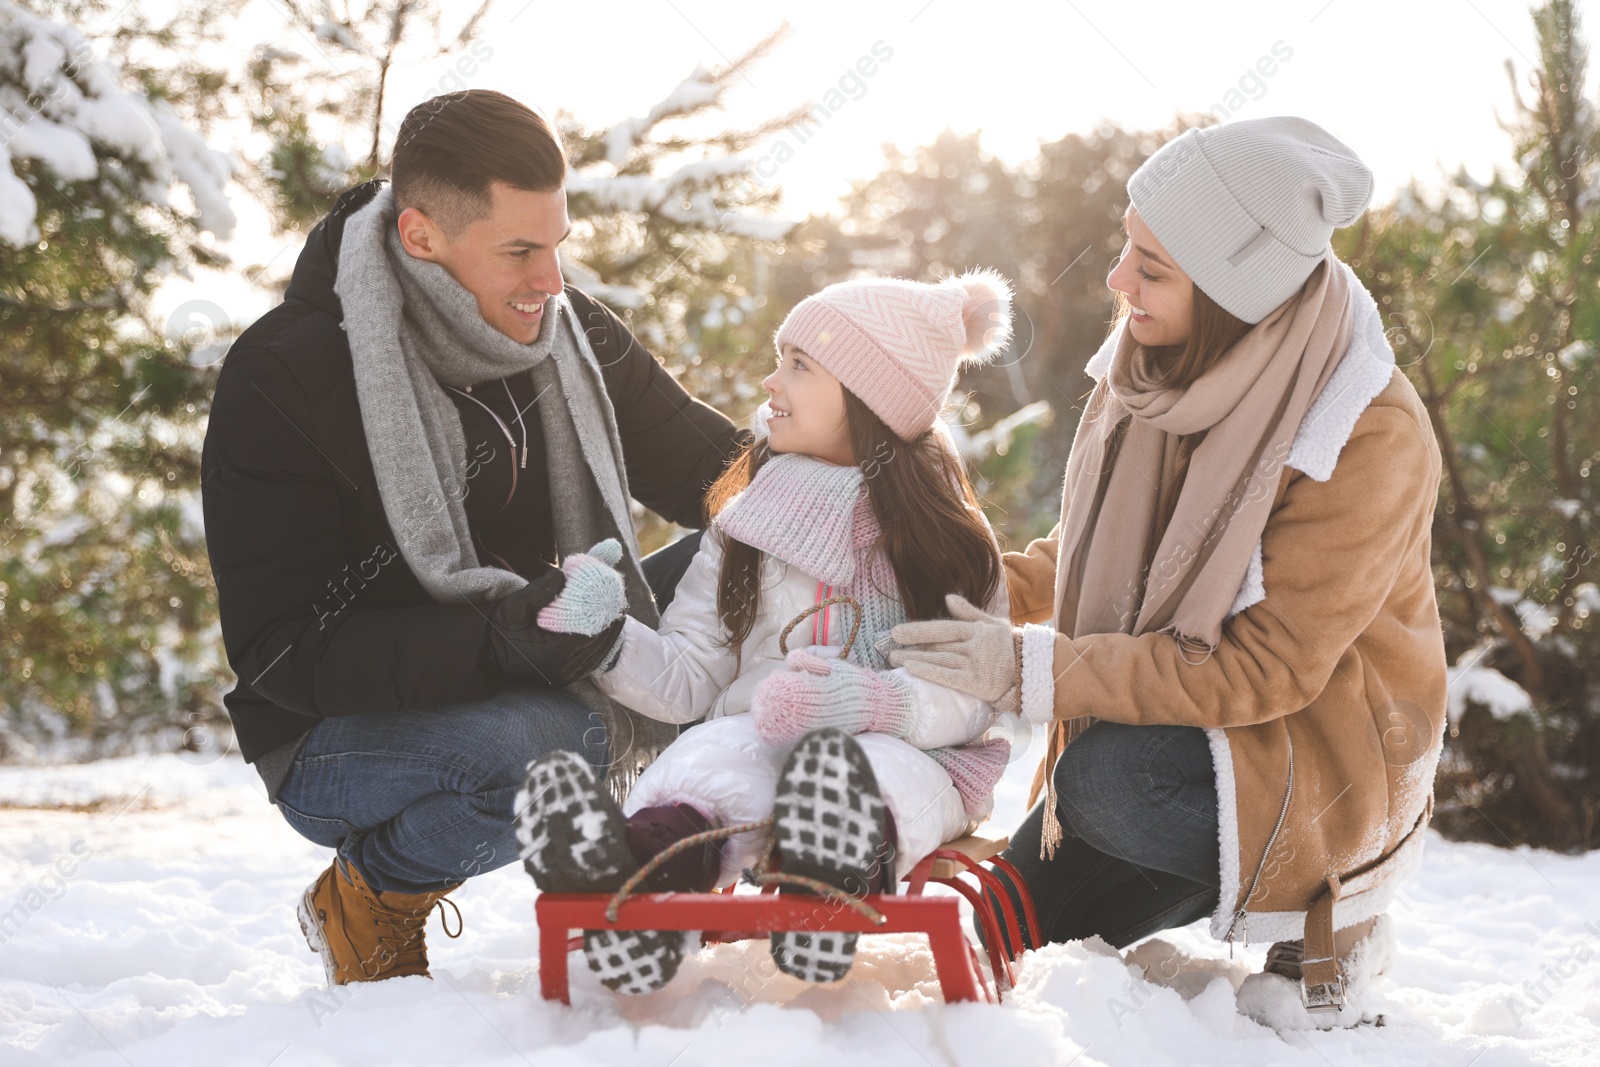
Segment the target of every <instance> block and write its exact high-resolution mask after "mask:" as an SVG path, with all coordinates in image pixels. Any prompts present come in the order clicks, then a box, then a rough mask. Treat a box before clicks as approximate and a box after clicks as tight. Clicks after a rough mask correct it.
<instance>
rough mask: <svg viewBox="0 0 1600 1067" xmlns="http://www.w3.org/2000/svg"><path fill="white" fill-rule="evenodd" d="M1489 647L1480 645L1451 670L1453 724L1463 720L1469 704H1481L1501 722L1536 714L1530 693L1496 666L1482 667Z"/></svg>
mask: <svg viewBox="0 0 1600 1067" xmlns="http://www.w3.org/2000/svg"><path fill="white" fill-rule="evenodd" d="M1486 651H1487V648H1486V647H1485V646H1483V645H1479V646H1477V647H1475V648H1470V649H1468V650H1467V651H1465V652H1463V653H1462V654H1461V655H1460V656H1458V657H1457V658H1456V665H1455V666H1454V667H1451V668H1449V670H1448V672H1447V673H1448V675H1449V706H1448V708H1447V709H1446V713H1447V714H1448V715H1449V717H1450V721H1451V723H1457V722H1460V721H1461V716H1463V715H1465V714H1466V711H1467V707H1468V705H1473V704H1476V705H1479V706H1480V707H1483V708H1485V709H1487V710H1488V712H1489V714H1490V715H1493V716H1494V717H1495V718H1497V719H1509V718H1511V717H1512V716H1515V715H1525V714H1529V713H1531V712H1532V711H1533V698H1532V697H1530V696H1529V695H1528V692H1527V690H1525V689H1523V688H1522V686H1520V685H1518V684H1517V683H1516V682H1513V681H1512V680H1511V679H1510V678H1507V677H1506V676H1505V675H1503V674H1501V673H1500V672H1499V671H1497V670H1495V669H1494V668H1493V667H1484V666H1481V665H1480V664H1479V663H1478V661H1479V660H1480V659H1482V658H1483V656H1484V654H1485V653H1486Z"/></svg>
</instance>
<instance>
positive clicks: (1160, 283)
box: [1106, 205, 1194, 348]
mask: <svg viewBox="0 0 1600 1067" xmlns="http://www.w3.org/2000/svg"><path fill="white" fill-rule="evenodd" d="M1122 232H1123V234H1124V235H1126V237H1127V238H1128V241H1127V243H1126V244H1124V245H1123V246H1122V255H1121V256H1120V257H1118V259H1117V265H1116V266H1115V267H1113V268H1111V273H1110V274H1109V275H1108V276H1107V277H1106V285H1107V286H1108V287H1109V288H1111V289H1114V290H1116V291H1117V292H1119V293H1123V294H1125V295H1126V296H1127V298H1128V303H1129V304H1131V305H1133V306H1132V308H1130V309H1129V313H1128V329H1129V331H1130V332H1131V333H1132V334H1133V339H1134V340H1135V341H1138V342H1139V343H1140V344H1142V345H1144V346H1145V347H1146V348H1154V347H1156V346H1159V345H1181V344H1183V343H1185V342H1186V341H1188V340H1189V332H1190V329H1191V326H1192V316H1193V314H1194V282H1192V281H1190V280H1189V276H1188V275H1187V274H1185V273H1183V271H1181V270H1179V269H1178V265H1177V263H1175V262H1174V261H1173V259H1172V257H1171V256H1170V255H1168V254H1167V250H1166V249H1164V248H1162V247H1161V242H1160V241H1157V240H1156V235H1155V234H1153V233H1151V232H1150V227H1148V226H1146V225H1145V224H1144V220H1143V219H1141V218H1140V217H1139V213H1138V212H1137V211H1135V210H1133V206H1132V205H1129V207H1128V210H1127V211H1126V212H1125V213H1124V214H1123V216H1122Z"/></svg>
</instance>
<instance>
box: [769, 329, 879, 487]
mask: <svg viewBox="0 0 1600 1067" xmlns="http://www.w3.org/2000/svg"><path fill="white" fill-rule="evenodd" d="M761 385H762V387H763V388H764V389H766V391H767V392H768V393H770V394H772V396H771V400H770V402H771V406H772V418H771V420H769V421H768V423H767V433H768V434H769V435H770V436H769V438H768V444H769V446H770V447H771V448H772V450H773V451H774V452H799V453H802V454H804V455H807V456H814V457H816V458H817V459H821V460H826V461H827V462H829V463H837V464H839V465H840V466H842V467H847V466H850V465H851V464H853V463H855V461H856V457H855V453H854V450H853V449H852V448H851V447H850V424H849V422H848V421H847V417H846V415H845V410H844V386H843V385H841V384H839V379H837V378H835V377H834V376H833V375H832V374H829V373H828V372H827V371H826V370H824V369H823V367H822V364H820V363H817V362H816V361H814V360H813V359H812V358H811V357H810V356H808V355H806V354H805V353H804V352H802V351H801V350H800V349H798V348H796V347H795V346H794V345H791V344H785V345H784V346H783V349H782V351H781V353H780V356H779V359H778V369H777V370H775V371H773V372H772V373H771V374H769V375H767V376H766V378H765V379H764V380H763V381H762V383H761Z"/></svg>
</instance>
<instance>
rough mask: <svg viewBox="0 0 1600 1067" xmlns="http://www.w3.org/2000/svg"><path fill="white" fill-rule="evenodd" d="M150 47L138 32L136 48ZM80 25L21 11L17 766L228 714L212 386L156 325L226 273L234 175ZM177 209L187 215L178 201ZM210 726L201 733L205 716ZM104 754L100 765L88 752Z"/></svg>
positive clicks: (1, 265) (12, 550)
mask: <svg viewBox="0 0 1600 1067" xmlns="http://www.w3.org/2000/svg"><path fill="white" fill-rule="evenodd" d="M142 32H143V31H142V30H141V28H140V27H139V26H137V25H135V26H131V27H127V28H125V30H124V32H123V40H125V41H129V42H132V41H135V40H138V39H141V38H140V36H139V35H140V34H141V33H142ZM140 84H141V82H140V79H139V78H137V77H134V78H128V77H126V76H119V74H118V71H117V70H116V69H115V68H113V67H111V66H110V65H108V64H107V63H105V62H104V61H102V60H100V59H98V58H97V57H96V50H95V47H94V45H93V44H91V42H90V41H88V40H87V39H86V38H85V37H84V36H83V35H82V34H81V33H79V32H78V31H76V30H75V29H73V28H71V27H70V26H68V25H66V24H64V23H62V22H56V21H52V20H50V19H47V18H44V17H40V16H37V15H34V14H31V13H28V12H25V11H23V10H22V9H20V8H18V7H15V6H14V5H12V4H11V3H9V2H5V0H0V125H3V126H4V134H5V137H4V140H3V141H0V242H3V243H4V244H5V245H6V246H7V247H6V250H5V254H4V255H3V256H0V346H3V348H4V353H3V356H0V366H3V368H4V370H3V372H0V373H3V378H0V514H4V516H5V520H4V530H3V534H0V543H3V545H4V551H3V552H0V632H3V634H4V637H5V640H4V642H3V643H0V709H3V717H0V753H3V754H5V755H10V756H18V755H25V754H27V753H28V752H30V751H33V750H35V748H36V747H37V746H39V745H41V744H45V743H48V742H51V741H53V740H59V739H63V738H71V739H74V741H75V742H78V743H79V744H80V747H81V744H82V743H84V742H87V743H88V744H89V745H91V746H92V745H96V744H99V743H103V742H108V741H114V740H116V739H119V738H121V739H126V738H129V737H133V736H137V735H139V734H141V733H143V732H145V731H148V730H149V729H150V728H151V725H152V723H155V724H165V725H166V726H167V727H168V729H167V733H166V738H165V739H164V741H163V740H162V739H160V738H157V739H156V740H155V743H166V744H169V745H170V744H173V743H175V742H176V740H177V738H178V737H179V736H181V734H182V733H183V731H184V727H185V725H188V724H192V723H197V722H202V721H204V720H206V719H207V718H208V717H210V716H212V715H214V714H215V712H216V710H217V709H218V707H219V704H218V701H217V697H216V695H215V692H214V687H212V686H210V685H206V684H204V683H203V682H202V683H201V684H196V679H197V678H203V677H204V675H205V674H206V663H207V661H208V660H209V659H210V658H211V657H212V656H213V655H214V653H213V652H212V650H211V646H210V645H209V644H208V643H207V642H206V641H205V640H204V639H203V632H204V631H205V629H206V627H207V626H208V625H209V624H210V622H211V619H212V616H213V615H214V608H213V607H212V606H211V605H210V604H209V603H208V596H209V595H210V590H211V584H210V575H209V572H208V570H207V567H206V557H205V549H204V545H203V541H202V531H201V528H200V523H199V518H198V516H199V506H198V498H197V497H196V496H195V495H194V494H193V490H194V489H195V487H196V486H197V484H198V473H199V472H198V467H199V459H198V457H199V448H198V441H197V439H196V438H195V437H194V413H195V412H196V411H197V410H199V409H200V408H201V407H203V405H204V404H205V402H206V398H207V397H208V396H209V395H210V385H209V383H208V382H207V380H206V379H205V377H204V376H203V375H201V374H197V373H196V372H195V370H194V368H192V367H190V366H189V365H188V363H187V362H186V360H185V358H184V352H183V350H182V348H181V346H175V345H172V344H171V343H169V342H168V341H167V340H166V339H165V338H164V337H163V336H162V331H161V330H160V329H159V328H158V327H157V325H156V324H155V323H153V322H152V321H151V315H150V295H151V293H152V292H153V291H154V289H155V288H156V286H157V285H158V284H160V283H161V282H162V281H163V280H164V279H165V278H167V277H169V276H170V275H171V274H172V273H173V272H174V271H181V270H185V269H188V268H190V267H193V266H215V265H219V264H221V263H223V262H224V260H223V257H222V256H221V254H220V253H219V252H218V251H217V246H216V245H215V243H214V240H213V238H225V237H226V236H227V235H228V233H229V231H230V230H231V229H232V227H233V225H234V218H233V214H232V210H231V208H230V207H229V205H228V202H227V199H226V196H225V194H224V190H223V185H224V183H225V181H226V179H227V178H228V176H229V174H230V172H231V170H232V165H231V163H230V162H229V161H228V160H227V159H226V158H224V157H221V156H219V155H218V154H217V153H214V152H212V151H211V150H210V149H209V148H208V147H207V146H206V145H205V143H204V141H203V140H201V138H200V137H199V135H198V134H197V133H195V132H194V131H193V130H192V129H191V128H190V127H189V126H188V125H187V124H186V123H185V122H184V121H182V120H181V119H180V117H179V115H178V112H177V110H176V107H175V104H178V105H181V103H182V100H181V98H178V97H165V96H162V95H160V94H152V93H149V92H146V91H142V90H141V88H140ZM174 193H177V194H178V196H177V198H176V199H174V196H173V194H174ZM190 716H192V718H190ZM86 750H88V749H86Z"/></svg>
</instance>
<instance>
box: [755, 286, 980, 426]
mask: <svg viewBox="0 0 1600 1067" xmlns="http://www.w3.org/2000/svg"><path fill="white" fill-rule="evenodd" d="M1010 338H1011V283H1010V282H1008V281H1006V280H1005V278H1003V277H1001V276H1000V275H999V274H997V273H995V272H994V271H992V270H976V271H968V272H967V273H966V274H963V275H961V276H960V277H959V278H946V279H945V280H944V281H942V282H935V283H931V284H930V283H927V282H910V281H906V280H904V279H901V278H862V279H858V280H855V281H848V282H837V283H835V284H833V285H830V286H828V287H827V288H825V289H823V290H821V291H819V292H817V293H813V294H812V295H811V296H808V297H806V298H805V299H804V300H802V301H800V303H798V304H796V305H795V306H794V310H792V311H790V312H789V317H788V318H786V319H784V320H783V325H782V326H779V327H778V336H777V341H776V343H777V346H778V351H779V352H780V353H781V352H782V351H783V346H784V345H786V344H790V345H794V346H795V347H796V348H798V349H800V350H801V351H802V352H804V353H805V354H806V355H808V356H810V357H811V358H812V359H814V360H816V361H817V362H818V363H820V364H822V366H824V367H826V368H827V370H828V372H829V373H831V374H832V375H833V376H834V377H835V378H838V379H839V381H840V382H842V383H843V384H844V387H845V388H846V389H848V390H850V391H851V392H852V393H854V394H855V395H856V396H857V397H859V398H860V399H861V401H862V403H864V404H866V405H867V407H869V408H871V409H872V410H873V412H874V413H875V414H876V415H877V416H878V417H879V418H880V419H882V420H883V421H884V422H885V423H887V424H888V426H889V429H891V430H893V431H894V432H895V433H896V434H898V435H899V436H900V438H901V439H902V440H907V441H909V440H911V439H913V438H915V437H916V436H917V435H919V434H921V433H922V432H923V431H924V430H928V429H931V428H932V426H933V424H934V422H935V420H937V419H938V417H939V412H940V410H941V409H942V408H943V407H944V403H945V401H946V400H948V399H949V397H950V390H951V389H952V388H954V386H955V383H956V374H957V371H958V370H959V369H960V368H962V367H965V366H970V365H973V364H978V363H985V362H987V361H988V360H990V359H992V358H993V357H994V356H995V354H996V353H998V352H999V351H1000V350H1001V349H1002V348H1004V347H1005V346H1006V342H1007V341H1008V340H1010Z"/></svg>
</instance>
